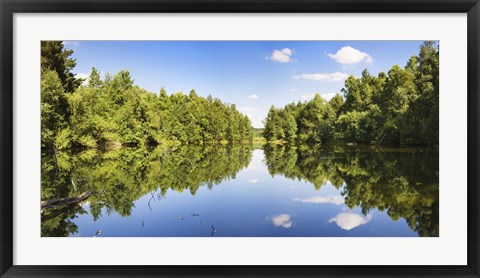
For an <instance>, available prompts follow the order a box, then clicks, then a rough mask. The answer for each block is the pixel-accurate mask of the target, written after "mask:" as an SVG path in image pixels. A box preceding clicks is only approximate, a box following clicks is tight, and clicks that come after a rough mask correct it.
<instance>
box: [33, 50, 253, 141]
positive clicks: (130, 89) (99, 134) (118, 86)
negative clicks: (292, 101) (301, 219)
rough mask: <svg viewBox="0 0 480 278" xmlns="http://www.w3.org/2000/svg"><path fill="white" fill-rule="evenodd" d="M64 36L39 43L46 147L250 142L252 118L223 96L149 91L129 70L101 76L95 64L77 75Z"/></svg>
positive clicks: (42, 116)
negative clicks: (84, 74)
mask: <svg viewBox="0 0 480 278" xmlns="http://www.w3.org/2000/svg"><path fill="white" fill-rule="evenodd" d="M72 54H73V51H72V50H66V49H64V47H63V44H62V42H60V41H42V43H41V55H42V57H41V75H42V78H41V113H42V114H41V120H42V147H44V148H52V147H56V148H57V149H67V148H70V147H97V146H109V145H110V146H112V145H137V146H138V145H146V144H152V143H169V142H170V143H171V142H181V143H212V142H230V143H232V142H246V141H251V140H252V138H253V133H252V127H251V123H250V120H249V118H248V117H247V116H246V115H244V114H242V113H240V112H239V111H238V110H237V109H236V107H235V105H234V104H227V103H223V102H222V101H220V100H219V99H216V98H212V97H210V96H209V97H207V98H203V97H200V96H198V95H197V94H196V93H195V91H194V90H192V91H191V92H190V93H189V94H188V95H185V94H182V93H175V94H171V95H167V93H166V92H165V90H163V89H162V90H161V91H160V93H159V94H155V93H151V92H148V91H146V90H143V89H141V88H139V87H138V86H136V85H134V80H133V79H132V77H131V76H130V73H129V72H128V71H124V70H122V71H120V72H118V73H117V74H116V75H114V76H110V75H108V74H107V75H106V76H105V78H103V80H102V79H101V77H100V73H99V71H98V70H96V69H95V68H93V69H92V71H91V74H90V76H89V78H88V84H83V83H84V80H82V79H78V78H75V75H74V74H73V73H72V69H73V68H74V67H75V65H76V62H75V59H73V58H71V57H70V56H71V55H72Z"/></svg>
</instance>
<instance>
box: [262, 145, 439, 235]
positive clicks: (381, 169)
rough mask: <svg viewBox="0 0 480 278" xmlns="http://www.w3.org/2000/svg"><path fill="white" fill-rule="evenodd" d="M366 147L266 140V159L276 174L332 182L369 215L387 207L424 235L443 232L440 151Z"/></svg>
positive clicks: (351, 203)
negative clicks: (440, 201)
mask: <svg viewBox="0 0 480 278" xmlns="http://www.w3.org/2000/svg"><path fill="white" fill-rule="evenodd" d="M365 148H368V149H367V150H368V151H365V150H364V149H363V148H355V149H347V150H344V149H342V148H339V147H337V149H328V148H324V147H321V146H318V145H317V146H316V147H315V146H306V145H300V146H299V147H297V146H296V145H293V144H287V145H275V144H267V145H265V147H264V151H265V163H266V164H267V167H268V171H269V173H270V174H271V175H272V176H274V175H282V176H285V177H286V178H289V179H295V180H296V179H298V180H303V181H307V182H309V183H312V185H313V186H314V187H315V189H317V190H319V189H320V188H321V187H322V186H323V185H325V184H326V183H330V184H332V185H333V186H334V187H335V188H337V189H341V190H342V196H343V198H344V202H345V204H346V205H347V206H348V207H349V208H350V209H353V208H355V207H360V208H361V210H362V213H363V214H364V215H368V214H369V213H370V212H371V211H372V210H374V209H378V210H380V211H386V212H387V214H388V216H389V217H390V218H392V219H393V220H395V221H396V220H398V219H400V218H403V219H405V221H406V222H407V224H408V225H409V227H410V228H411V229H412V230H414V231H416V232H417V233H418V235H419V236H429V237H433V236H438V235H439V209H438V205H439V193H438V192H439V191H438V150H435V149H422V150H418V151H415V152H411V151H405V152H402V151H400V150H399V149H393V150H389V149H386V148H383V147H382V148H377V147H374V146H370V147H365Z"/></svg>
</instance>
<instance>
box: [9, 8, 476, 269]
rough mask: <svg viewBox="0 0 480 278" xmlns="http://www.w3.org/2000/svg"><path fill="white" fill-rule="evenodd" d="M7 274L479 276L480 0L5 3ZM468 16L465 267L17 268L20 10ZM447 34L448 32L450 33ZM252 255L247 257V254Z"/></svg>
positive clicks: (27, 11)
mask: <svg viewBox="0 0 480 278" xmlns="http://www.w3.org/2000/svg"><path fill="white" fill-rule="evenodd" d="M0 10H1V32H2V33H1V44H0V51H1V63H0V64H1V74H0V84H1V93H0V103H1V110H0V117H1V118H0V124H1V125H0V134H1V136H0V217H1V218H0V228H1V229H0V257H1V259H0V276H1V277H229V276H232V277H384V276H385V277H427V276H428V277H480V268H479V260H480V258H479V249H480V248H479V243H480V241H479V237H480V233H479V229H478V228H479V222H480V221H479V219H480V210H479V208H480V206H479V201H480V193H479V185H480V184H479V170H480V169H479V164H478V162H479V157H480V149H479V140H478V139H479V132H480V129H479V118H480V110H479V107H480V98H479V93H480V91H479V80H480V75H479V73H480V71H479V65H480V63H479V62H480V61H479V52H480V48H479V38H480V36H479V32H480V28H479V14H480V4H479V1H478V0H403V1H400V0H367V1H358V0H336V1H333V0H298V1H294V0H232V1H226V0H224V1H220V0H198V1H195V0H140V1H134V0H117V1H113V0H100V1H97V0H84V1H79V0H72V1H68V0H38V1H36V0H0ZM47 12H48V13H130V12H135V13H172V12H182V13H203V12H209V13H232V12H235V13H247V12H248V13H292V12H295V13H467V18H468V19H467V26H468V27H467V28H468V30H467V32H468V105H467V109H468V123H467V124H468V169H467V171H468V204H467V206H468V215H467V218H468V222H467V223H468V227H467V229H468V235H467V236H468V238H467V240H468V249H467V252H468V254H467V258H468V263H467V265H466V266H447V265H443V266H287V265H285V266H33V265H32V266H24V265H21V266H17V265H13V255H14V250H13V237H14V235H13V185H14V180H13V161H14V159H15V158H14V157H13V146H14V144H15V141H14V138H13V128H14V125H13V122H14V119H13V27H14V26H13V15H14V13H47ZM446 31H447V30H446ZM246 255H248V254H246Z"/></svg>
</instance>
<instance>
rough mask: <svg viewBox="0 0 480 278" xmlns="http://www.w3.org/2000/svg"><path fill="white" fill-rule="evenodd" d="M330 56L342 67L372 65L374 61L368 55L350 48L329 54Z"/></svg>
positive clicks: (346, 47) (343, 48)
mask: <svg viewBox="0 0 480 278" xmlns="http://www.w3.org/2000/svg"><path fill="white" fill-rule="evenodd" d="M328 56H329V57H330V58H332V59H333V60H335V61H336V62H337V63H339V64H342V65H351V64H356V63H360V62H365V63H371V62H372V61H373V59H372V57H371V56H370V55H368V53H365V52H362V51H360V50H358V49H355V48H353V47H350V46H344V47H342V48H340V49H339V50H338V51H337V53H335V54H331V53H328Z"/></svg>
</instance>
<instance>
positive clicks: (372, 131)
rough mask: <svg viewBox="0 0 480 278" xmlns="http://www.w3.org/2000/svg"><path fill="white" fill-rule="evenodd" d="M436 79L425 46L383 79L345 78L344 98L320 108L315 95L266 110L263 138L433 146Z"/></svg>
mask: <svg viewBox="0 0 480 278" xmlns="http://www.w3.org/2000/svg"><path fill="white" fill-rule="evenodd" d="M438 73H439V50H438V45H437V44H436V43H434V42H425V43H423V44H422V45H421V47H420V53H419V55H418V56H412V57H411V58H410V59H409V61H408V63H407V64H406V66H405V68H404V69H402V68H401V67H399V66H398V65H394V66H393V67H392V68H391V69H390V70H389V71H388V75H387V74H385V73H383V72H381V73H379V74H378V76H372V75H371V74H370V73H369V72H368V71H367V70H364V71H363V72H362V76H361V77H359V78H356V77H354V76H350V77H349V78H347V80H345V87H344V88H343V89H342V92H343V95H344V98H342V97H341V96H340V95H338V94H337V95H336V96H335V97H334V98H332V99H331V100H330V101H329V102H325V101H324V100H323V99H322V98H321V96H320V95H316V96H315V97H314V98H313V99H312V100H311V101H308V102H304V103H298V104H297V105H295V104H293V103H292V104H288V105H286V106H285V107H284V108H276V107H273V106H272V107H271V108H270V111H269V113H268V115H267V118H266V120H265V131H264V136H265V138H266V139H267V140H268V141H277V140H281V141H290V142H292V141H295V142H300V143H301V142H310V143H335V142H338V141H343V142H356V143H363V144H390V145H438V119H439V117H438V113H439V112H438V107H439V106H438V104H439V98H438V94H439V90H438V88H439V87H438ZM292 118H293V119H294V120H295V123H296V126H294V125H293V124H291V123H290V122H291V121H292ZM294 130H295V134H292V132H293V131H294Z"/></svg>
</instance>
